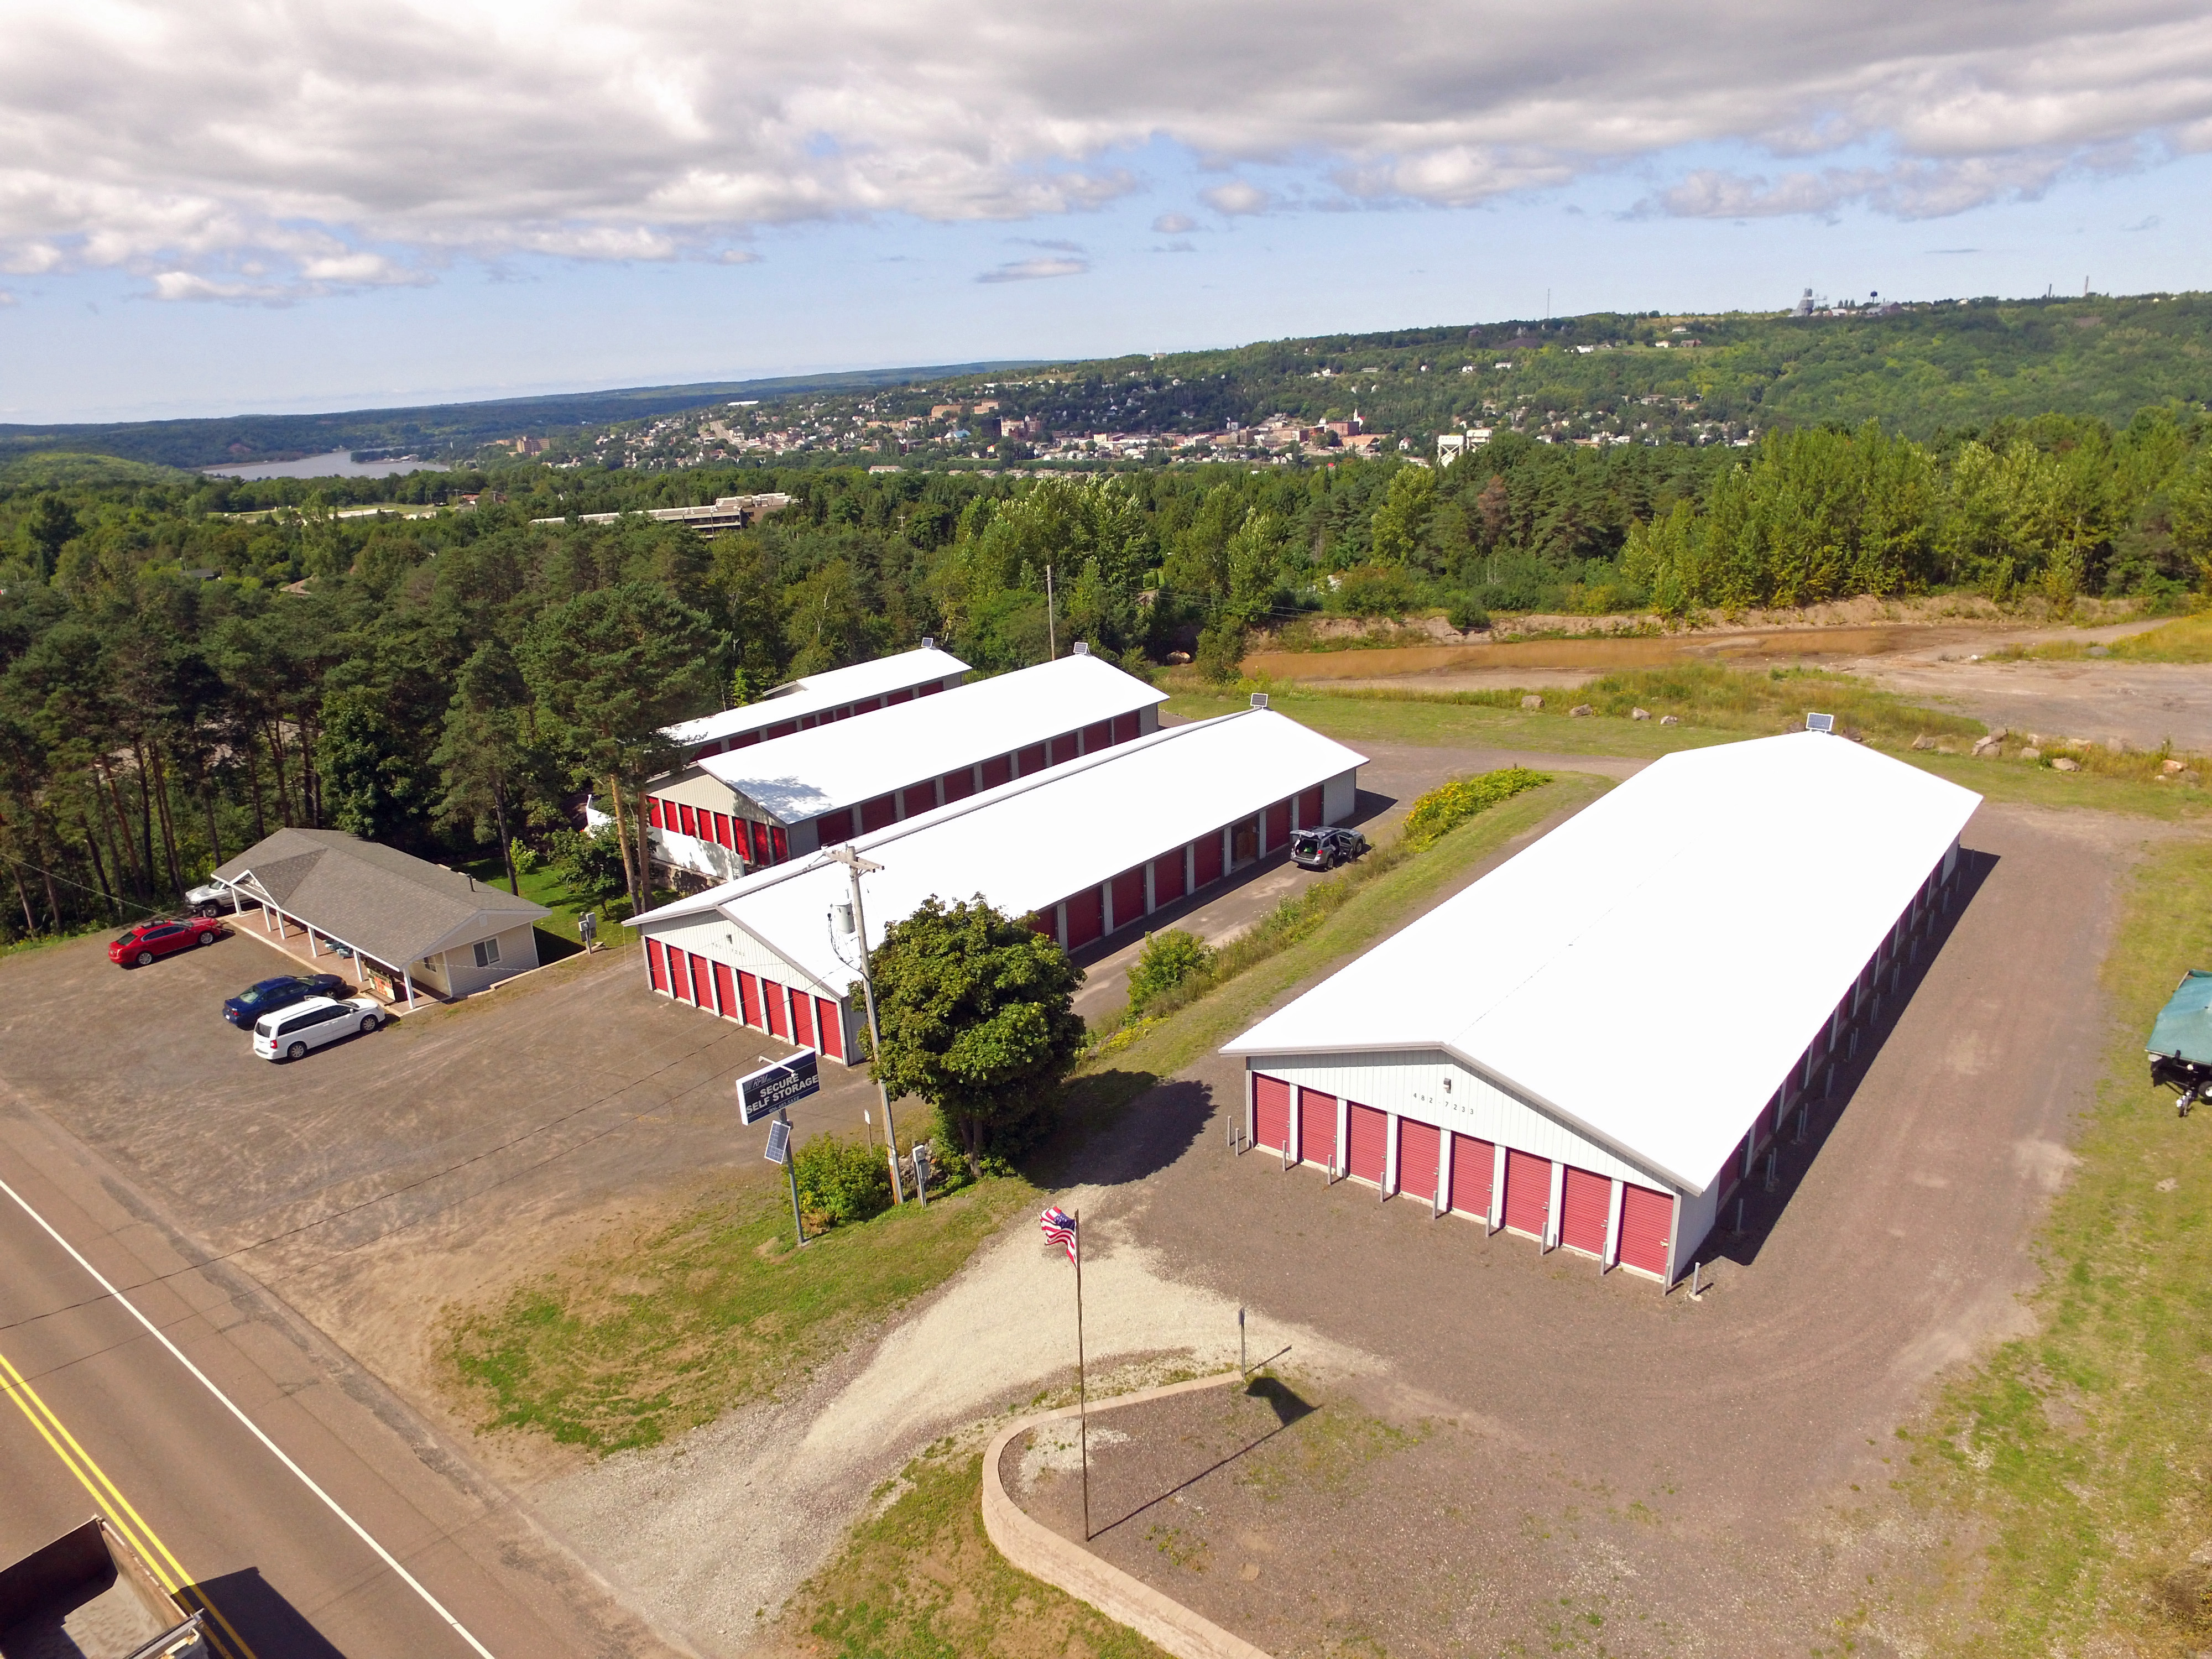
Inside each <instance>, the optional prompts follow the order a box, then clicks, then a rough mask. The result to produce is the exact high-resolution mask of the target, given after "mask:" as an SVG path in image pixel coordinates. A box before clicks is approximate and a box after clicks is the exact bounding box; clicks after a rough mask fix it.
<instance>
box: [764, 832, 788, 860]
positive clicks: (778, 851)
mask: <svg viewBox="0 0 2212 1659" xmlns="http://www.w3.org/2000/svg"><path fill="white" fill-rule="evenodd" d="M768 850H769V855H770V856H771V857H773V858H774V859H775V861H776V862H777V863H778V864H781V863H782V862H783V861H784V860H786V859H787V858H789V857H790V856H791V837H790V836H787V835H786V834H784V831H783V826H782V825H781V824H780V823H771V824H770V825H769V827H768Z"/></svg>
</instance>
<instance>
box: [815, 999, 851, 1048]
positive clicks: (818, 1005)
mask: <svg viewBox="0 0 2212 1659" xmlns="http://www.w3.org/2000/svg"><path fill="white" fill-rule="evenodd" d="M814 1029H815V1031H816V1034H817V1036H820V1037H821V1039H822V1052H823V1054H827V1055H829V1058H830V1059H832V1060H842V1059H844V1058H845V1010H844V1008H843V1007H842V1006H841V1005H839V1004H837V1003H835V1002H832V1001H830V1000H829V998H828V997H817V998H815V999H814Z"/></svg>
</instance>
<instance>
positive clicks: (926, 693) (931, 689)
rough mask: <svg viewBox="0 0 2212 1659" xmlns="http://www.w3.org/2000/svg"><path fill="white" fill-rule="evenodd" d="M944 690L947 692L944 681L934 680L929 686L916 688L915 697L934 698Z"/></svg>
mask: <svg viewBox="0 0 2212 1659" xmlns="http://www.w3.org/2000/svg"><path fill="white" fill-rule="evenodd" d="M942 690H945V682H944V681H943V680H932V681H930V683H929V684H927V685H917V686H915V688H914V695H915V696H917V697H933V696H936V695H937V694H938V693H939V692H940V691H942Z"/></svg>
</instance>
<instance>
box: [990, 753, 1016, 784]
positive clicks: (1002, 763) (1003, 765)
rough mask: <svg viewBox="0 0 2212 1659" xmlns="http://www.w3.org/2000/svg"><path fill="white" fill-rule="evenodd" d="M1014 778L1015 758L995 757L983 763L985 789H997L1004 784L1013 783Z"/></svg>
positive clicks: (1007, 756)
mask: <svg viewBox="0 0 2212 1659" xmlns="http://www.w3.org/2000/svg"><path fill="white" fill-rule="evenodd" d="M1013 776H1014V757H1012V755H994V756H992V757H991V758H990V759H988V760H987V761H985V762H984V763H983V787H985V788H986V789H996V788H997V787H999V786H1000V784H1002V783H1011V782H1012V781H1013Z"/></svg>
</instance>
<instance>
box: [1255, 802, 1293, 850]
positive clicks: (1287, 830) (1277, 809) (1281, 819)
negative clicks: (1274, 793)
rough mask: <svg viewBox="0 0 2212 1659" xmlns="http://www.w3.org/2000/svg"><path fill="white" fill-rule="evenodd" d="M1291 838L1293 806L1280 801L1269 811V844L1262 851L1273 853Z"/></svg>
mask: <svg viewBox="0 0 2212 1659" xmlns="http://www.w3.org/2000/svg"><path fill="white" fill-rule="evenodd" d="M1290 838H1291V804H1290V802H1288V801H1286V800H1279V801H1277V802H1276V803H1275V804H1274V805H1273V806H1270V807H1269V808H1268V809H1267V844H1266V845H1265V846H1264V847H1263V848H1261V851H1263V852H1268V853H1272V852H1273V851H1274V850H1275V849H1276V848H1279V847H1280V846H1282V845H1283V844H1284V843H1285V842H1287V841H1289V840H1290Z"/></svg>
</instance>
